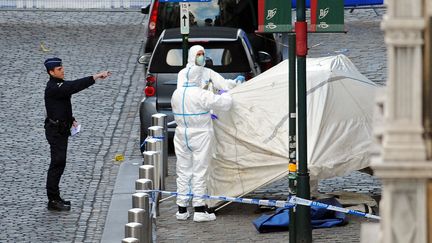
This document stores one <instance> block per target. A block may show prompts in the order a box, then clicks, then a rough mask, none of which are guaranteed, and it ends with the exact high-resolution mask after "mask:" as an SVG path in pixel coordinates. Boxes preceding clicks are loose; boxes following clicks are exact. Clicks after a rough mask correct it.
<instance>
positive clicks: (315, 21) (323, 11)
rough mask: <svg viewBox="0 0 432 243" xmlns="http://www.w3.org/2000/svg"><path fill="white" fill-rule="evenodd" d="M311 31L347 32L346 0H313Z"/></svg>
mask: <svg viewBox="0 0 432 243" xmlns="http://www.w3.org/2000/svg"><path fill="white" fill-rule="evenodd" d="M310 31H311V32H343V31H345V27H344V0H311V26H310Z"/></svg>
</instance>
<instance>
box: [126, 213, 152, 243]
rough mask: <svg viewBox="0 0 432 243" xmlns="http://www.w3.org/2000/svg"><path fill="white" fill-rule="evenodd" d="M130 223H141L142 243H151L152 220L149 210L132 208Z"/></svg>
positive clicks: (129, 215) (129, 214)
mask: <svg viewBox="0 0 432 243" xmlns="http://www.w3.org/2000/svg"><path fill="white" fill-rule="evenodd" d="M128 222H129V223H132V222H135V223H140V224H142V225H143V235H142V236H141V239H142V243H150V242H151V239H152V232H151V229H152V228H151V218H150V215H149V210H148V209H147V210H146V209H142V208H132V209H129V211H128Z"/></svg>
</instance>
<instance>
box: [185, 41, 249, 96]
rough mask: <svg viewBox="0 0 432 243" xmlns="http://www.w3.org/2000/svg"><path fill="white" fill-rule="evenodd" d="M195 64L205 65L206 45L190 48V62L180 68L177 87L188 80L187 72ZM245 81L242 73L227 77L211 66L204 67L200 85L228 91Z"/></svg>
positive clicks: (210, 88)
mask: <svg viewBox="0 0 432 243" xmlns="http://www.w3.org/2000/svg"><path fill="white" fill-rule="evenodd" d="M194 65H197V66H202V67H204V65H205V50H204V47H202V46H200V45H194V46H192V47H191V48H190V49H189V52H188V63H187V64H186V67H185V68H183V69H182V70H180V72H179V73H178V79H177V88H181V87H183V84H184V83H185V82H187V78H186V75H187V72H188V70H189V68H190V67H191V66H194ZM244 81H245V77H244V76H242V75H239V76H237V77H236V78H235V79H225V78H224V77H222V76H221V75H220V74H219V73H217V72H215V71H213V70H211V69H210V68H206V67H204V68H203V75H202V80H201V82H200V87H201V88H203V89H207V90H210V91H213V90H212V88H215V89H216V90H225V91H226V90H230V89H232V88H234V87H235V86H237V85H238V84H240V83H243V82H244ZM212 86H213V87H212Z"/></svg>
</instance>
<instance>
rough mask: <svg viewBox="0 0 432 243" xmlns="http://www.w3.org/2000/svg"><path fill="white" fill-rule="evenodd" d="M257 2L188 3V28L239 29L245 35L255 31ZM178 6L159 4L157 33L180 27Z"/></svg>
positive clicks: (214, 0) (219, 0)
mask: <svg viewBox="0 0 432 243" xmlns="http://www.w3.org/2000/svg"><path fill="white" fill-rule="evenodd" d="M257 2H258V0H249V1H238V0H212V1H211V2H189V22H190V26H191V27H193V26H198V27H200V26H222V27H235V28H241V29H243V30H244V31H246V33H253V32H254V31H255V30H256V29H257V16H256V13H257V5H258V4H257ZM179 15H180V6H179V3H176V2H160V3H159V8H158V16H159V17H158V20H157V21H158V22H157V24H156V26H157V28H158V32H159V34H160V32H162V30H164V29H168V28H175V27H179V26H180V16H179Z"/></svg>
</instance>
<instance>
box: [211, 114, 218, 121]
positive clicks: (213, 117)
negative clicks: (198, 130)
mask: <svg viewBox="0 0 432 243" xmlns="http://www.w3.org/2000/svg"><path fill="white" fill-rule="evenodd" d="M210 117H211V119H212V120H217V119H218V117H217V116H216V115H215V114H211V115H210Z"/></svg>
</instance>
